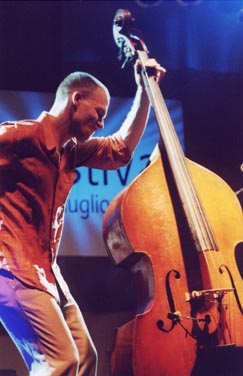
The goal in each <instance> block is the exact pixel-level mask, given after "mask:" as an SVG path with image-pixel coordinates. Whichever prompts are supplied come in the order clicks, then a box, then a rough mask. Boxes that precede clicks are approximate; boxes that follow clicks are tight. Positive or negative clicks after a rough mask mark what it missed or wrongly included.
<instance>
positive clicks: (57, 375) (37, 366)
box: [0, 273, 97, 376]
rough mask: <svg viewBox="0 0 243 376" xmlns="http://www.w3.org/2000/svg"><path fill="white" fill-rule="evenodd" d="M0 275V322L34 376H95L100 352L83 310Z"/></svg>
mask: <svg viewBox="0 0 243 376" xmlns="http://www.w3.org/2000/svg"><path fill="white" fill-rule="evenodd" d="M4 274H5V275H2V274H0V320H1V322H2V324H3V326H4V327H5V329H6V330H7V332H8V333H9V335H10V336H11V338H12V339H13V341H14V343H15V345H16V346H17V348H18V350H19V351H20V353H21V355H22V357H23V359H24V361H25V363H26V365H27V367H28V369H29V371H30V375H31V376H95V375H96V369H97V353H96V350H95V347H94V344H93V342H92V340H91V337H90V335H89V332H88V329H87V327H86V324H85V322H84V319H83V316H82V314H81V312H80V309H79V307H78V305H77V304H76V302H75V301H73V302H72V304H70V303H69V304H67V303H64V302H62V303H61V304H58V302H57V301H56V300H55V298H53V297H52V296H51V295H49V294H48V293H46V292H44V291H40V290H37V289H35V288H30V287H28V286H26V285H25V284H23V283H22V282H20V281H19V280H18V279H16V278H14V277H13V276H12V275H10V274H8V273H4Z"/></svg>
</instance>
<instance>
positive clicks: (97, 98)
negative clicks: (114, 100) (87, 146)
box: [55, 72, 110, 141]
mask: <svg viewBox="0 0 243 376" xmlns="http://www.w3.org/2000/svg"><path fill="white" fill-rule="evenodd" d="M109 101H110V95H109V91H108V89H107V88H106V87H105V85H103V84H102V83H101V82H100V81H99V80H98V79H96V78H95V77H93V76H92V75H90V74H88V73H85V72H74V73H71V74H69V75H68V76H67V77H66V78H65V79H64V80H63V81H62V82H61V83H60V85H59V86H58V88H57V91H56V99H55V104H56V106H57V107H58V108H62V107H64V110H65V111H68V123H69V124H68V126H69V133H70V135H71V136H75V137H77V139H78V140H80V141H85V140H87V139H88V138H89V137H90V136H91V135H92V134H93V133H94V132H95V131H96V130H97V129H98V128H103V126H104V118H105V116H106V114H107V110H108V106H109Z"/></svg>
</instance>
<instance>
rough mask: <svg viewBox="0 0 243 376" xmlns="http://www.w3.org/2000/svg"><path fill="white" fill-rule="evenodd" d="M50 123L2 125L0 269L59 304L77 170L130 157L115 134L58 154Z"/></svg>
mask: <svg viewBox="0 0 243 376" xmlns="http://www.w3.org/2000/svg"><path fill="white" fill-rule="evenodd" d="M48 117H49V115H48V113H46V112H43V113H42V114H41V115H40V117H39V118H38V119H37V120H24V121H18V122H5V123H2V124H0V268H1V269H5V270H7V271H9V272H11V273H12V274H13V275H15V276H16V277H17V278H19V279H20V280H22V281H23V282H24V283H26V284H27V285H29V286H32V287H36V288H38V289H41V290H44V291H47V292H48V293H50V294H52V295H53V296H55V297H57V298H58V290H57V283H58V285H59V286H60V288H61V289H62V291H63V292H64V294H65V295H66V296H68V294H69V290H68V287H67V285H66V283H65V281H64V279H63V277H62V275H61V273H60V269H59V267H58V265H57V262H56V259H57V253H58V247H59V244H60V240H61V234H62V229H63V224H64V211H65V210H64V208H65V202H66V199H67V197H68V195H69V192H70V190H71V188H72V185H73V182H74V179H75V175H76V173H75V168H76V167H79V166H87V167H91V168H99V169H116V168H119V167H121V166H124V165H125V164H127V163H128V162H129V160H130V158H131V154H130V152H129V150H128V148H127V146H126V145H125V143H124V141H123V140H122V139H121V137H120V136H119V131H118V132H117V133H115V134H114V135H112V136H109V137H105V138H101V137H99V138H98V137H93V138H91V139H90V140H88V141H87V142H84V143H79V142H77V140H76V139H75V138H73V139H71V140H69V141H68V142H67V143H66V144H65V146H64V147H63V150H62V153H61V154H59V153H58V152H57V150H56V148H55V145H54V142H53V137H52V128H51V124H50V122H49V119H48Z"/></svg>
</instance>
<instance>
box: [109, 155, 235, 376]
mask: <svg viewBox="0 0 243 376" xmlns="http://www.w3.org/2000/svg"><path fill="white" fill-rule="evenodd" d="M187 165H188V168H189V170H190V172H191V175H192V178H193V181H194V183H195V185H196V188H197V190H198V194H199V196H200V198H201V201H202V203H203V205H204V208H205V211H206V213H207V217H208V219H209V222H210V224H211V226H212V228H213V231H214V235H215V237H216V239H217V244H218V247H219V250H218V251H207V252H211V253H212V255H213V256H215V253H216V252H217V255H216V256H217V257H215V259H214V260H213V262H212V264H213V270H209V271H208V272H209V273H213V275H214V276H215V280H217V281H218V285H217V286H212V287H215V290H217V289H220V288H221V289H223V292H222V296H219V298H218V299H216V300H215V301H214V302H213V303H212V304H211V306H210V304H209V305H207V304H206V305H205V300H206V301H207V299H208V297H209V299H211V296H210V294H209V295H208V296H207V295H206V296H205V297H204V296H203V297H199V298H198V297H195V298H191V299H189V298H188V296H187V294H188V293H192V292H193V291H194V292H195V291H201V289H202V288H203V286H202V283H203V281H201V280H200V273H201V271H200V270H199V269H200V263H199V261H200V260H199V259H198V256H197V254H196V256H195V249H194V247H193V242H191V240H190V236H189V239H183V238H184V237H187V236H188V231H187V229H186V228H185V227H186V224H185V222H184V221H183V220H182V223H179V222H180V220H179V219H178V218H177V217H176V208H175V207H174V205H173V203H172V201H171V190H170V187H168V182H167V177H166V175H165V171H164V168H163V163H162V160H161V156H160V154H159V153H157V156H156V158H155V160H154V161H153V162H152V163H151V165H150V166H149V167H147V168H146V169H145V170H144V171H143V172H142V173H141V174H140V175H139V176H138V177H137V178H136V179H135V180H134V181H133V183H132V184H131V185H130V186H128V187H127V188H126V189H125V190H124V191H122V192H121V193H120V195H119V196H118V197H116V198H115V199H114V200H113V201H112V202H111V204H110V206H109V208H108V210H107V212H106V214H105V217H104V222H103V234H104V240H105V243H106V246H107V250H108V252H109V253H110V256H111V258H112V260H113V262H114V264H115V265H120V266H125V267H128V268H130V270H131V272H132V273H133V276H134V281H135V284H136V291H137V294H138V297H137V298H138V302H137V306H138V309H137V312H136V315H135V316H134V319H133V320H132V321H130V322H128V323H126V324H125V325H124V326H122V327H121V328H119V329H118V330H117V332H116V338H115V346H114V349H113V354H112V359H111V360H112V376H148V375H153V376H176V375H182V376H189V375H197V376H198V375H200V376H201V375H216V374H217V373H215V372H216V371H217V369H218V370H219V369H221V371H219V373H218V375H220V376H222V375H225V376H226V375H227V376H228V375H230V376H239V375H240V374H241V373H243V364H242V366H241V365H240V363H241V360H240V359H241V358H240V356H239V351H240V350H241V347H242V346H243V330H242V324H243V316H242V314H243V312H242V311H241V307H242V303H243V302H242V299H243V282H242V279H241V276H240V274H239V272H238V268H237V265H236V261H235V253H234V252H235V249H236V247H237V246H238V247H242V244H243V217H242V211H241V207H240V204H239V202H238V200H237V198H236V196H235V194H234V192H233V191H232V190H231V189H230V188H229V186H228V185H227V184H226V183H225V182H224V181H223V180H222V179H221V178H219V177H218V176H217V175H215V174H214V173H212V172H210V171H208V170H207V169H205V168H203V167H201V166H199V165H198V164H195V163H193V162H191V161H190V160H187ZM184 226H185V227H184ZM181 231H182V232H183V234H182V233H181ZM185 234H186V236H185ZM242 252H243V247H242ZM219 254H220V257H219V258H218V255H219ZM218 259H219V260H220V262H221V263H220V264H218ZM210 267H212V265H210ZM232 278H233V281H232ZM221 298H222V302H220V299H221ZM220 309H223V313H221V312H220ZM232 358H233V359H234V361H233V362H231V363H230V364H229V363H228V362H229V360H231V359H232ZM216 360H217V362H216ZM216 363H218V364H216ZM232 363H233V364H232ZM219 367H221V368H219ZM210 370H211V371H210ZM215 370H216V371H215ZM210 372H211V373H210ZM223 372H225V373H223ZM234 372H235V373H234Z"/></svg>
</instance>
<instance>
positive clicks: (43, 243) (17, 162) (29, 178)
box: [0, 59, 165, 376]
mask: <svg viewBox="0 0 243 376" xmlns="http://www.w3.org/2000/svg"><path fill="white" fill-rule="evenodd" d="M147 66H148V67H150V68H154V75H155V79H156V80H159V79H160V77H161V76H162V75H163V74H164V72H165V70H164V69H163V68H161V67H160V65H159V64H158V63H157V62H156V61H155V60H154V59H149V60H148V62H147ZM135 80H136V83H137V92H136V95H135V98H134V103H133V106H132V109H131V111H130V112H129V114H128V115H127V118H126V119H125V121H124V123H123V124H122V126H121V128H120V129H119V130H118V131H117V132H116V133H115V134H114V135H112V136H110V137H106V138H95V137H92V135H93V133H94V132H95V131H96V130H97V129H98V128H103V127H104V119H105V117H106V114H107V110H108V106H109V99H110V98H109V92H108V90H107V88H106V87H105V86H104V85H103V84H102V83H101V82H100V81H98V80H97V79H96V78H94V77H93V76H91V75H89V74H87V73H81V72H75V73H72V74H70V75H69V76H67V77H66V78H65V79H64V81H63V82H62V83H61V84H60V85H59V87H58V89H57V92H56V97H55V101H54V104H53V106H52V108H51V109H50V111H49V112H43V113H42V114H41V115H40V116H39V118H38V119H37V120H25V121H19V122H5V123H2V124H1V125H0V135H1V136H0V171H1V174H0V286H1V288H0V320H1V322H2V324H3V325H4V327H5V328H6V330H7V331H8V333H9V335H10V336H11V337H12V339H13V341H14V342H15V344H16V346H17V347H18V349H19V351H20V353H21V355H22V357H23V358H24V361H25V363H26V365H27V367H28V369H29V371H30V375H31V376H37V375H38V376H61V375H62V376H64V375H66V376H71V375H72V376H74V375H79V376H81V375H82V376H84V375H85V376H93V375H96V369H97V354H96V350H95V347H94V344H93V342H92V339H91V338H90V335H89V333H88V330H87V327H86V325H85V323H84V320H83V317H82V314H81V312H80V310H79V307H78V305H77V304H76V302H75V301H74V299H73V297H72V296H71V293H70V291H69V289H68V286H67V284H66V283H65V281H64V279H63V277H62V275H61V273H60V270H59V268H58V265H57V263H56V258H57V251H58V246H59V243H60V238H61V232H62V227H63V216H64V206H65V202H66V199H67V196H68V194H69V192H70V189H71V187H72V184H73V182H74V178H75V168H76V167H78V166H88V167H93V168H100V169H116V168H119V167H121V166H123V165H125V164H127V163H128V162H129V160H130V158H131V156H132V153H133V151H134V149H135V147H136V145H137V143H138V142H139V139H140V137H141V135H142V133H143V130H144V127H145V125H146V121H147V116H148V111H149V100H148V97H147V94H146V91H145V89H144V86H143V84H142V79H141V76H140V73H139V63H137V64H136V65H135Z"/></svg>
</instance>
